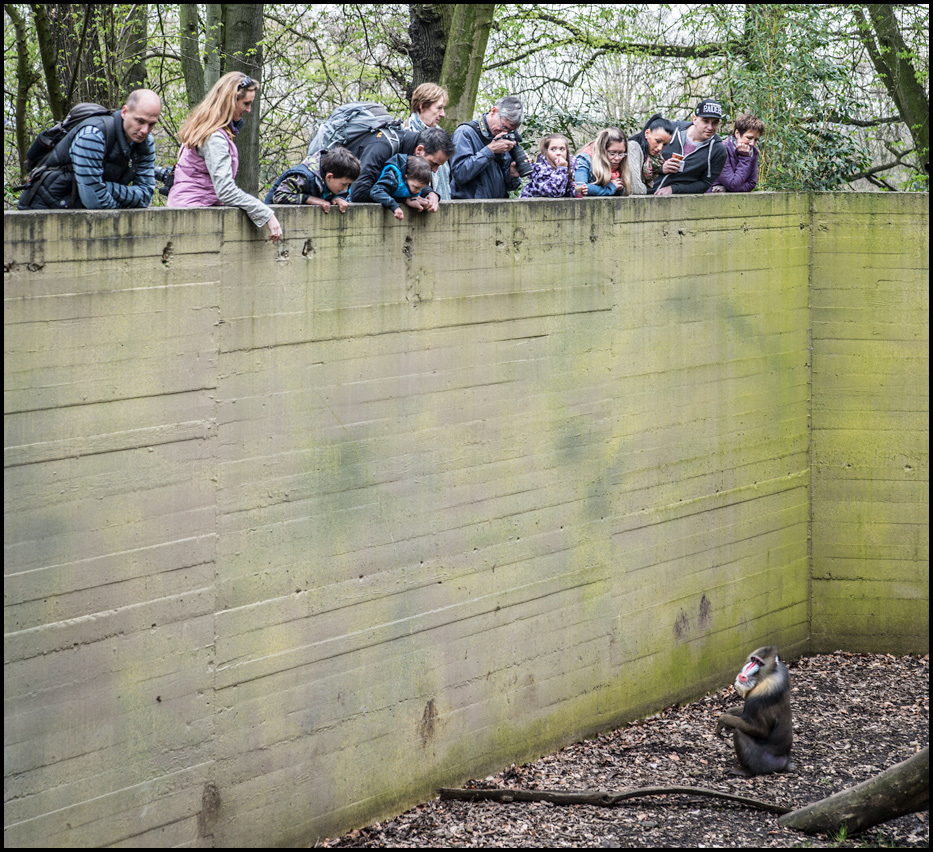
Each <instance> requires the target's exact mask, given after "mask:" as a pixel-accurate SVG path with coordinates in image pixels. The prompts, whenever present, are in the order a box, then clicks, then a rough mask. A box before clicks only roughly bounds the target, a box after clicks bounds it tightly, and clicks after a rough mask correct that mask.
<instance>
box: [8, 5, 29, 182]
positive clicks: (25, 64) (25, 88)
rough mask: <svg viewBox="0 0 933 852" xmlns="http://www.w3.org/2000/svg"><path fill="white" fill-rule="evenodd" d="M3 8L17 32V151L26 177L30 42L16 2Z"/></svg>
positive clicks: (21, 172) (20, 166) (20, 167)
mask: <svg viewBox="0 0 933 852" xmlns="http://www.w3.org/2000/svg"><path fill="white" fill-rule="evenodd" d="M3 8H4V9H5V10H6V13H7V14H8V15H9V16H10V20H11V21H12V22H13V29H14V31H15V32H16V113H15V117H16V153H17V157H18V159H19V170H20V174H21V175H22V176H23V178H25V177H26V169H25V163H26V151H27V150H28V148H29V144H30V139H29V137H28V136H27V135H26V108H27V106H28V102H29V88H30V86H31V85H32V74H31V72H30V70H29V44H28V42H27V39H26V22H25V21H24V20H23V16H22V15H20V13H19V11H18V10H17V8H16V6H15V4H13V3H6V4H4V7H3Z"/></svg>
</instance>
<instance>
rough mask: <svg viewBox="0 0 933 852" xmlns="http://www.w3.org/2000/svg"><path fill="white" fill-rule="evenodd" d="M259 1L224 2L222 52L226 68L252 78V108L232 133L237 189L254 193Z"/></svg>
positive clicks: (256, 188)
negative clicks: (236, 158) (254, 87)
mask: <svg viewBox="0 0 933 852" xmlns="http://www.w3.org/2000/svg"><path fill="white" fill-rule="evenodd" d="M261 42H262V3H226V4H225V7H224V46H225V50H224V55H225V56H226V59H227V61H226V69H225V72H224V73H229V72H230V71H242V72H243V73H244V74H246V75H247V76H249V77H252V78H253V79H254V80H256V82H258V83H260V89H259V91H257V92H256V99H255V100H254V101H253V108H252V112H251V113H250V114H249V115H247V116H246V120H245V121H244V122H243V128H242V129H241V130H240V132H239V134H237V137H236V147H237V150H238V151H239V154H240V168H239V170H238V171H237V176H236V183H237V186H238V187H240V189H242V190H244V191H245V192H248V193H250V194H251V195H255V194H256V193H257V192H258V191H259V119H260V116H261V115H262V105H261V99H262V88H261V84H262V80H261V78H260V74H261V73H262V44H261Z"/></svg>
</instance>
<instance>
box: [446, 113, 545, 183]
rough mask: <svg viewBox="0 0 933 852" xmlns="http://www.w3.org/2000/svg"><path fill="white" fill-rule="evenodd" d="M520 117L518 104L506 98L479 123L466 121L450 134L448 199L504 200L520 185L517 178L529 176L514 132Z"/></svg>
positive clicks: (518, 140)
mask: <svg viewBox="0 0 933 852" xmlns="http://www.w3.org/2000/svg"><path fill="white" fill-rule="evenodd" d="M523 115H524V110H523V108H522V102H521V101H520V100H519V99H518V98H516V97H514V96H513V95H507V96H506V97H504V98H502V99H501V100H499V101H497V102H496V105H495V106H494V107H493V108H492V109H491V110H489V112H487V113H486V114H485V115H483V116H481V117H480V119H479V121H468V122H466V123H465V124H461V125H460V126H459V127H458V128H457V129H456V130H455V131H454V156H453V159H452V160H451V162H450V195H451V198H453V199H461V200H462V199H466V198H472V199H480V198H508V197H509V192H510V191H511V190H514V189H518V188H519V187H520V186H521V185H522V182H521V176H523V175H528V174H530V173H531V163H530V162H529V161H528V157H527V155H526V154H525V152H524V150H523V149H522V147H521V140H522V137H521V136H520V135H519V134H518V132H517V131H518V128H519V126H520V125H521V123H522V117H523Z"/></svg>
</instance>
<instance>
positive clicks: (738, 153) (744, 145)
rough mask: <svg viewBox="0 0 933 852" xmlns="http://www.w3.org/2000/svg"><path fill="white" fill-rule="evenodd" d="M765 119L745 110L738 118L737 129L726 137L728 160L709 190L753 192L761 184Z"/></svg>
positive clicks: (736, 121)
mask: <svg viewBox="0 0 933 852" xmlns="http://www.w3.org/2000/svg"><path fill="white" fill-rule="evenodd" d="M764 132H765V123H764V122H763V121H762V120H761V119H760V118H758V117H757V116H754V115H750V114H749V113H745V114H744V115H740V116H739V117H738V118H737V119H736V120H735V129H734V130H733V131H732V135H731V136H730V137H729V138H728V139H727V140H726V141H725V148H726V164H725V165H724V166H723V168H722V172H721V173H720V175H719V177H718V178H716V182H715V183H714V184H713V185H712V186H711V187H710V188H709V189H708V190H707V192H751V191H752V190H753V189H754V188H755V187H756V186H757V185H758V147H757V145H758V140H759V139H761V134H762V133H764Z"/></svg>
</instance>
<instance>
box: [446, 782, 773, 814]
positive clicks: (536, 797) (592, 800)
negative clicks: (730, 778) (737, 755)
mask: <svg viewBox="0 0 933 852" xmlns="http://www.w3.org/2000/svg"><path fill="white" fill-rule="evenodd" d="M670 793H684V794H686V795H690V796H706V797H707V798H711V799H724V800H726V801H727V802H737V803H738V804H740V805H745V806H747V807H750V808H758V809H759V810H763V811H768V812H769V813H772V814H787V813H790V811H791V808H785V807H783V806H782V805H772V804H770V803H769V802H761V801H759V800H758V799H749V798H747V797H746V796H734V795H733V794H732V793H720V792H719V791H718V790H708V789H706V788H705V787H640V788H638V789H637V790H624V791H623V792H621V793H609V792H607V791H605V790H594V791H593V792H591V793H565V792H563V791H561V790H509V789H501V788H500V789H495V790H471V789H466V788H463V787H441V789H440V796H441V798H442V799H460V800H462V801H466V802H502V803H503V804H509V803H511V802H550V803H551V804H552V805H597V806H599V807H604V808H611V807H614V806H615V805H617V804H619V802H624V801H626V800H627V799H638V798H641V797H642V796H663V795H668V794H670Z"/></svg>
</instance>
